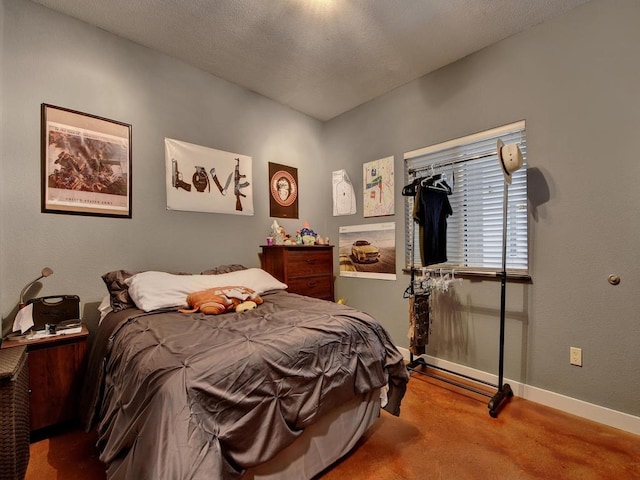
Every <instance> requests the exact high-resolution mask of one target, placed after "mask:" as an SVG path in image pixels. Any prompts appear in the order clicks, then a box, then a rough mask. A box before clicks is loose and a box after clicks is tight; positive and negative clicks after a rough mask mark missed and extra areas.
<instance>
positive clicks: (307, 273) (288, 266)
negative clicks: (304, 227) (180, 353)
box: [261, 245, 333, 301]
mask: <svg viewBox="0 0 640 480" xmlns="http://www.w3.org/2000/svg"><path fill="white" fill-rule="evenodd" d="M261 247H262V269H263V270H265V271H267V272H269V273H270V274H271V275H273V276H274V277H276V278H277V279H278V280H280V281H281V282H284V283H286V284H287V285H288V286H289V289H288V291H289V292H291V293H298V294H300V295H306V296H308V297H316V298H321V299H323V300H331V301H333V245H272V246H267V245H261Z"/></svg>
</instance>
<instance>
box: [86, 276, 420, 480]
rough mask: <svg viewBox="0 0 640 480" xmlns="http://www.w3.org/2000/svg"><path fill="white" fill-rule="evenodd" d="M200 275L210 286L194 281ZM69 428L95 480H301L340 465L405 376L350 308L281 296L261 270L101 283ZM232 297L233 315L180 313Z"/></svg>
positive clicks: (374, 327)
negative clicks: (77, 411)
mask: <svg viewBox="0 0 640 480" xmlns="http://www.w3.org/2000/svg"><path fill="white" fill-rule="evenodd" d="M207 273H214V275H207ZM103 279H104V280H105V283H106V284H107V287H108V289H109V293H110V297H109V302H107V303H108V304H109V308H108V309H107V310H108V312H109V313H107V314H106V315H105V316H104V318H103V319H102V320H101V322H100V325H99V328H98V331H97V333H96V334H95V336H94V339H93V344H92V350H91V354H90V359H89V365H88V370H87V372H88V375H87V382H86V385H85V389H84V397H83V402H82V405H83V409H82V410H83V411H82V415H83V420H84V423H85V427H86V428H87V429H89V428H93V427H94V426H95V427H96V428H97V431H98V448H99V450H100V459H101V460H102V461H103V462H104V463H105V464H106V465H107V478H108V479H109V480H116V479H118V480H119V479H131V478H135V479H138V480H143V479H154V480H156V479H163V478H170V479H176V480H178V479H205V478H206V479H241V478H242V479H256V480H257V479H262V480H270V479H277V478H280V479H281V478H295V479H302V478H311V477H313V476H314V475H317V474H318V473H320V472H321V471H322V470H324V469H326V468H327V467H328V466H330V465H331V464H332V463H334V462H335V461H337V460H338V459H339V458H340V457H342V456H344V455H345V454H346V453H347V452H348V451H349V450H350V449H352V448H353V447H354V446H355V445H356V444H357V441H358V439H359V438H360V437H361V436H362V434H363V433H364V432H365V431H366V430H367V429H368V428H369V427H370V426H371V425H372V424H373V423H374V422H375V420H376V418H378V416H379V414H380V409H381V408H384V409H386V410H387V411H389V412H390V413H392V414H394V415H399V413H400V403H401V400H402V397H403V395H404V393H405V389H406V383H407V381H408V378H409V377H408V373H407V370H406V368H405V365H404V360H403V357H402V354H401V353H400V352H399V351H398V350H397V349H396V347H395V346H394V344H393V342H392V340H391V338H390V337H389V335H388V334H387V332H386V331H385V329H384V328H383V327H382V326H381V325H380V324H379V323H378V322H377V321H376V320H375V319H373V318H372V317H370V316H369V315H367V314H365V313H363V312H360V311H358V310H356V309H354V308H351V307H348V306H345V305H339V304H336V303H333V302H328V301H324V300H318V299H314V298H310V297H305V296H301V295H297V294H291V293H288V292H286V290H285V289H286V285H284V284H282V283H281V282H279V281H277V280H276V279H275V278H273V277H271V275H269V274H268V273H267V272H265V271H263V270H261V269H244V268H238V269H233V270H229V269H215V270H214V271H213V272H203V274H201V275H173V274H168V273H164V272H141V273H137V274H129V273H127V272H124V271H117V272H110V273H108V274H106V275H105V276H104V277H103ZM203 285H206V286H207V288H211V287H221V286H229V285H243V286H245V287H247V288H249V289H251V290H253V291H254V292H255V293H256V295H259V299H260V301H261V302H262V303H261V304H259V305H258V306H257V308H255V309H253V310H249V311H245V312H243V313H236V312H230V313H225V314H221V315H205V314H203V313H181V312H179V311H177V310H178V309H179V308H180V307H184V306H185V298H186V294H188V293H189V292H193V291H195V290H198V289H199V288H200V287H202V286H203Z"/></svg>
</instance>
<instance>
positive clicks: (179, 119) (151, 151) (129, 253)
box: [0, 0, 331, 328]
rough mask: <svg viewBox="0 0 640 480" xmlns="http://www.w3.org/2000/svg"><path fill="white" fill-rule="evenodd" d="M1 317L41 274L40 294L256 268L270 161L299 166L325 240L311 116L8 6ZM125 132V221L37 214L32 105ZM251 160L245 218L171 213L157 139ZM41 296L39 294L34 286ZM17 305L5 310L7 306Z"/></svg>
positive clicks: (67, 22)
mask: <svg viewBox="0 0 640 480" xmlns="http://www.w3.org/2000/svg"><path fill="white" fill-rule="evenodd" d="M4 16H5V31H4V35H3V44H4V48H3V54H4V61H3V67H4V76H3V79H2V81H3V90H2V91H3V93H4V98H5V100H6V101H5V103H4V105H3V109H2V118H3V123H4V126H5V128H3V131H2V133H3V139H4V144H3V149H2V169H3V176H2V181H1V188H2V221H1V228H2V248H1V250H0V259H1V262H0V265H1V269H2V275H1V281H2V284H3V289H2V293H1V298H2V316H3V318H4V319H5V320H4V323H5V328H6V327H7V326H8V325H9V324H10V323H11V322H12V319H13V313H14V312H15V307H16V304H17V299H18V295H19V293H20V290H21V288H22V286H23V285H25V284H26V283H27V282H29V281H30V280H33V279H34V278H36V277H37V276H38V275H39V272H40V270H41V269H42V267H44V266H50V267H51V268H53V270H54V272H55V273H54V275H53V276H51V277H49V278H47V279H45V280H44V281H43V282H42V290H41V291H40V294H42V295H56V294H63V293H74V294H78V295H79V296H80V298H81V300H82V301H83V303H94V302H98V301H100V300H101V298H102V296H103V295H104V294H105V293H106V290H104V285H103V284H102V280H101V279H100V276H101V275H102V274H103V273H105V272H107V271H110V270H115V269H120V268H125V269H134V270H135V269H166V270H169V271H176V270H179V271H190V272H200V271H202V270H204V269H207V268H210V267H212V266H215V265H219V264H223V263H243V264H245V265H247V266H259V264H260V263H259V256H258V252H259V245H260V244H262V243H264V241H265V240H264V239H265V237H266V236H267V234H268V232H269V227H270V223H271V220H270V219H269V206H268V183H269V182H268V179H267V176H268V162H277V163H282V164H285V165H290V166H293V167H297V168H298V171H299V184H300V191H301V195H300V200H299V202H300V203H299V211H300V222H298V221H289V222H286V221H284V222H281V224H282V225H284V226H285V228H287V229H288V230H293V229H295V228H300V227H301V226H302V225H301V222H302V221H303V220H302V219H305V220H308V221H309V222H310V223H311V225H313V226H314V227H315V228H316V229H317V230H318V231H321V232H326V219H325V217H326V215H324V212H325V211H326V210H328V209H329V208H330V205H331V204H330V198H327V196H326V195H324V194H323V192H322V191H321V190H320V189H318V188H317V181H318V179H317V177H316V175H315V174H314V166H315V165H317V164H319V163H321V162H322V158H323V157H322V143H321V138H320V135H321V131H322V124H321V123H320V122H318V121H315V120H313V119H311V118H309V117H308V116H305V115H302V114H300V113H298V112H295V111H293V110H291V109H289V108H286V107H283V106H281V105H279V104H276V103H274V102H272V101H270V100H267V99H266V98H264V97H261V96H259V95H256V94H254V93H251V92H248V91H247V90H244V89H242V88H239V87H237V86H236V85H233V84H230V83H228V82H225V81H222V80H220V79H218V78H215V77H213V76H211V75H209V74H205V73H203V72H201V71H199V70H197V69H194V68H191V67H189V66H187V65H184V64H182V63H180V62H177V61H175V60H174V59H171V58H169V57H166V56H163V55H160V54H158V53H155V52H153V51H151V50H149V49H146V48H143V47H141V46H138V45H135V44H132V43H130V42H127V41H125V40H123V39H120V38H118V37H115V36H113V35H110V34H108V33H106V32H104V31H102V30H99V29H96V28H93V27H91V26H88V25H86V24H83V23H80V22H77V21H75V20H73V19H71V18H69V17H66V16H63V15H59V14H56V13H54V12H52V11H50V10H48V9H45V8H43V7H41V6H38V5H36V4H33V3H31V2H27V1H13V0H7V1H6V2H5V8H4ZM43 102H44V103H48V104H52V105H57V106H62V107H66V108H71V109H74V110H79V111H82V112H87V113H90V114H94V115H99V116H102V117H106V118H111V119H114V120H118V121H121V122H125V123H129V124H131V125H132V127H133V128H132V131H133V133H132V139H133V141H132V143H133V218H132V219H130V220H129V219H121V218H120V219H112V218H99V217H87V216H72V215H59V214H43V213H40V158H41V156H40V104H41V103H43ZM165 137H169V138H175V139H178V140H184V141H187V142H191V143H195V144H198V145H203V146H207V147H211V148H216V149H220V150H225V151H230V152H236V153H240V154H244V155H249V156H251V157H253V177H254V182H253V189H254V190H253V193H254V209H255V215H254V216H236V215H219V214H206V213H193V212H179V211H167V210H166V192H165V180H164V178H165V177H164V176H165V167H164V143H163V142H164V138H165ZM34 293H37V291H34ZM12 309H13V310H12Z"/></svg>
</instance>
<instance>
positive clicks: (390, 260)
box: [338, 222, 396, 280]
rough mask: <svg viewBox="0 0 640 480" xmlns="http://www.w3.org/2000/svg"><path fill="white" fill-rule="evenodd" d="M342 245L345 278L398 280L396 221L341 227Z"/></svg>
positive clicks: (340, 246)
mask: <svg viewBox="0 0 640 480" xmlns="http://www.w3.org/2000/svg"><path fill="white" fill-rule="evenodd" d="M338 245H339V254H340V276H341V277H360V278H375V279H381V280H395V279H396V224H395V222H386V223H374V224H366V225H352V226H345V227H340V230H339V242H338Z"/></svg>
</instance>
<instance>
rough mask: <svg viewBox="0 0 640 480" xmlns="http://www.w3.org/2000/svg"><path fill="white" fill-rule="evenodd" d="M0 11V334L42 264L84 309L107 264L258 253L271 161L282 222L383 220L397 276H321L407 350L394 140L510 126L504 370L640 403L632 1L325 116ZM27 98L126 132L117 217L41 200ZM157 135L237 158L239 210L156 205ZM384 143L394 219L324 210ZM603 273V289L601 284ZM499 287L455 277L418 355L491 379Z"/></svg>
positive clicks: (177, 262) (66, 28)
mask: <svg viewBox="0 0 640 480" xmlns="http://www.w3.org/2000/svg"><path fill="white" fill-rule="evenodd" d="M0 5H3V3H1V0H0ZM2 13H3V17H4V29H3V34H2V39H1V42H2V43H1V45H2V48H1V52H0V55H2V66H1V68H2V71H3V75H2V78H1V79H0V82H1V83H0V85H1V87H2V92H1V93H0V95H1V97H0V100H2V104H1V109H2V110H1V111H2V120H1V121H2V124H3V128H2V146H1V152H2V157H1V159H0V173H2V175H1V176H0V207H1V209H2V211H1V214H2V217H1V221H0V238H1V246H0V286H1V287H2V289H1V293H0V305H1V312H0V313H1V315H2V317H3V322H4V323H5V327H6V326H8V325H9V324H10V323H11V321H12V319H13V315H14V313H15V308H16V304H17V297H18V294H19V292H20V289H21V288H22V286H23V285H24V284H25V283H27V282H28V281H30V280H32V279H33V278H35V277H36V276H37V275H38V273H39V271H40V269H41V268H42V267H43V266H46V265H48V266H50V267H52V268H53V269H54V270H55V274H54V275H53V276H52V277H50V278H47V279H46V280H45V281H44V282H43V283H42V289H41V290H40V291H39V294H42V295H53V294H60V293H76V294H78V295H80V297H81V299H82V301H83V304H84V305H85V309H86V310H87V313H86V315H89V316H90V315H93V314H90V313H89V311H90V310H91V308H90V307H92V306H94V303H95V302H98V301H99V300H100V299H101V298H102V296H103V295H104V293H105V290H104V287H103V285H102V281H101V280H100V275H101V274H103V273H104V272H106V271H109V270H113V269H119V268H130V269H150V268H154V269H166V270H188V271H194V272H198V271H200V270H202V269H204V268H208V267H211V266H214V265H218V264H221V263H244V264H245V265H247V266H257V265H259V258H258V245H259V244H261V243H262V242H263V239H264V237H265V235H266V233H267V231H268V227H269V224H270V223H271V220H272V219H270V218H269V211H268V204H267V198H268V192H267V187H268V185H267V183H268V181H267V163H268V162H269V161H272V162H278V163H284V164H286V165H291V166H295V167H297V168H298V171H299V177H300V178H299V180H300V187H301V198H300V221H299V222H297V221H288V222H282V223H283V225H284V226H285V227H286V228H287V229H288V230H294V229H296V228H299V224H300V223H301V222H302V221H304V220H308V221H309V222H310V223H311V226H312V227H314V228H315V229H316V230H318V231H320V232H321V233H322V234H323V235H328V236H330V237H331V238H332V239H334V241H335V240H337V235H338V228H339V226H341V225H354V224H360V223H374V222H378V221H395V222H396V227H397V228H396V240H397V245H398V251H397V259H398V260H397V262H398V263H397V267H398V272H399V274H398V279H397V280H396V281H382V280H368V279H354V278H343V277H338V278H337V280H336V293H337V296H340V297H344V298H347V299H348V302H349V303H350V304H351V305H354V306H356V307H359V308H362V309H363V310H365V311H367V312H369V313H371V314H373V315H375V316H376V317H378V318H379V319H380V320H381V321H382V323H383V324H384V325H385V326H386V327H387V328H388V329H389V330H390V331H391V333H392V335H393V337H394V339H395V340H396V343H397V344H398V345H401V346H405V347H406V346H407V338H406V333H407V329H408V325H407V323H408V321H407V303H406V300H404V299H403V298H402V292H403V291H404V289H405V288H406V286H407V285H408V277H407V276H406V275H403V274H401V273H400V269H401V268H402V266H403V265H402V260H403V258H404V250H403V246H402V245H403V241H404V237H403V229H404V220H403V215H402V213H403V203H402V202H403V198H402V197H401V195H400V190H401V188H400V187H401V185H400V184H401V183H402V180H401V177H402V176H401V175H400V174H399V172H401V171H402V165H403V162H402V154H403V152H405V151H409V150H413V149H416V148H420V147H424V146H427V145H431V144H434V143H438V142H441V141H445V140H449V139H451V138H456V137H459V136H463V135H467V134H470V133H473V132H477V131H481V130H485V129H488V128H492V127H495V126H498V125H502V124H505V123H510V122H513V121H516V120H521V119H525V120H526V122H527V142H528V155H529V166H530V170H529V194H530V195H529V196H530V204H529V207H530V212H531V220H530V265H531V275H532V278H533V281H532V283H531V284H530V285H522V284H509V286H508V293H507V310H508V320H507V357H506V358H507V362H506V374H507V376H508V377H509V378H513V379H516V380H520V381H523V382H526V383H528V384H531V385H535V386H538V387H541V388H544V389H548V390H551V391H554V392H558V393H562V394H565V395H568V396H571V397H575V398H578V399H582V400H585V401H588V402H593V403H596V404H599V405H603V406H607V407H610V408H612V409H615V410H620V411H623V412H627V413H630V414H633V415H640V405H638V402H637V399H638V398H640V395H639V394H640V392H639V390H638V388H639V387H638V384H639V383H640V382H638V379H640V362H639V361H638V360H639V359H640V358H639V354H638V349H637V347H638V345H640V331H639V329H640V324H639V323H638V321H637V318H638V314H637V311H638V309H639V307H640V301H639V300H638V299H637V295H633V293H635V290H636V289H637V285H638V281H639V278H638V277H639V274H640V265H639V264H638V256H637V253H636V245H637V241H638V236H639V233H640V232H639V230H640V219H639V216H638V215H637V212H638V208H639V207H640V192H639V191H638V189H637V187H636V184H637V181H636V179H637V178H639V177H640V171H639V170H640V163H639V162H638V161H637V160H636V159H635V157H634V155H635V150H636V149H635V148H634V145H635V142H634V139H635V137H636V136H637V132H638V131H639V130H640V128H639V127H640V117H639V116H638V115H639V114H638V112H640V95H639V94H638V93H640V92H638V90H639V87H638V85H640V65H639V62H640V60H639V59H640V55H639V54H640V52H639V50H638V48H639V47H638V45H640V32H638V31H637V30H638V29H637V28H636V27H637V25H639V24H640V4H638V3H637V2H635V1H633V0H627V1H624V0H616V1H600V0H597V1H594V2H592V3H590V4H587V5H585V6H583V7H580V8H578V9H576V10H574V11H572V12H570V13H569V14H567V15H565V16H563V17H560V18H557V19H555V20H553V21H550V22H547V23H545V24H543V25H539V26H537V27H535V28H532V29H530V30H528V31H527V32H525V33H523V34H520V35H517V36H515V37H512V38H510V39H508V40H506V41H503V42H500V43H499V44H497V45H495V46H493V47H490V48H488V49H485V50H483V51H481V52H479V53H477V54H475V55H472V56H470V57H468V58H466V59H463V60H462V61H460V62H457V63H455V64H453V65H451V66H448V67H446V68H443V69H441V70H439V71H437V72H435V73H433V74H431V75H428V76H426V77H424V78H421V79H419V80H418V81H415V82H412V83H410V84H408V85H406V86H404V87H402V88H399V89H397V90H395V91H393V92H391V93H390V94H388V95H385V96H382V97H380V98H378V99H376V100H374V101H372V102H369V103H368V104H366V105H363V106H362V107H360V108H357V109H355V110H353V111H351V112H348V113H347V114H344V115H342V116H341V117H339V118H337V119H334V120H332V121H330V122H328V123H326V124H324V125H323V124H321V123H319V122H316V121H314V120H312V119H310V118H308V117H306V116H304V115H301V114H298V113H296V112H294V111H292V110H289V109H287V108H285V107H282V106H279V105H277V104H275V103H273V102H271V101H269V100H266V99H265V98H263V97H260V96H258V95H256V94H253V93H250V92H247V91H245V90H243V89H240V88H238V87H236V86H234V85H231V84H229V83H226V82H224V81H222V80H219V79H217V78H215V77H212V76H210V75H207V74H204V73H202V72H200V71H198V70H196V69H193V68H191V67H189V66H186V65H184V64H182V63H180V62H177V61H175V60H173V59H170V58H168V57H166V56H163V55H160V54H157V53H155V52H153V51H150V50H148V49H145V48H143V47H140V46H137V45H133V44H131V43H129V42H126V41H124V40H122V39H119V38H117V37H114V36H112V35H109V34H107V33H105V32H103V31H101V30H98V29H95V28H92V27H90V26H87V25H85V24H82V23H79V22H76V21H74V20H72V19H70V18H68V17H65V16H62V15H58V14H55V13H53V12H51V11H49V10H47V9H45V8H42V7H40V6H37V5H34V4H32V3H30V2H27V1H24V0H4V8H3V10H2ZM43 102H45V103H50V104H53V105H59V106H63V107H67V108H72V109H76V110H80V111H85V112H88V113H92V114H95V115H100V116H103V117H107V118H113V119H115V120H119V121H122V122H126V123H130V124H132V125H133V155H134V157H133V164H134V166H133V218H132V219H130V220H125V219H107V218H97V217H77V216H70V215H55V214H42V213H40V104H41V103H43ZM164 137H171V138H176V139H180V140H184V141H188V142H192V143H197V144H200V145H204V146H209V147H212V148H218V149H222V150H228V151H233V152H238V153H242V154H246V155H250V156H252V157H253V160H254V165H253V168H254V170H253V174H254V178H255V179H256V181H255V183H254V197H255V199H256V201H255V216H253V217H245V216H233V215H217V214H203V213H188V212H169V211H166V210H165V205H166V203H165V202H166V201H165V189H164V149H163V138H164ZM388 155H395V158H396V164H395V166H396V172H398V174H397V175H396V176H397V183H398V185H397V188H396V200H397V203H396V209H397V212H398V213H397V214H396V215H395V216H394V217H382V218H377V219H366V220H365V219H363V218H362V202H361V201H359V203H358V214H356V215H354V216H347V217H332V216H331V198H330V195H331V185H330V172H331V171H333V170H336V169H339V168H346V169H347V171H348V172H349V174H350V176H351V179H352V180H353V181H354V183H355V185H356V189H357V193H358V195H359V196H360V195H361V194H362V186H361V181H362V164H363V163H364V162H368V161H371V160H376V159H378V158H382V157H385V156H388ZM359 200H360V197H359ZM335 262H336V263H335V267H336V269H337V268H338V264H337V258H336V259H335ZM609 273H617V274H618V275H620V276H621V277H622V283H621V284H620V285H619V286H617V287H612V286H610V285H609V284H608V283H607V281H606V277H607V275H608V274H609ZM499 289H500V286H499V283H497V282H495V281H476V282H471V281H466V282H465V283H464V284H463V285H462V286H460V287H456V290H455V292H454V294H453V295H452V296H450V297H446V298H439V299H438V300H439V302H441V304H444V306H442V305H440V306H439V307H438V308H437V315H436V323H435V324H434V336H433V338H432V344H431V345H430V346H429V353H430V354H434V355H437V356H438V357H440V358H443V359H446V360H452V361H455V362H459V363H463V364H466V365H470V366H472V367H474V368H478V369H480V370H484V371H489V372H494V373H495V372H496V369H497V343H498V342H497V324H498V316H499V297H500V295H499ZM34 293H36V292H34ZM570 346H578V347H582V348H583V349H584V367H583V368H577V367H571V366H570V365H569V347H570ZM613 392H615V393H613Z"/></svg>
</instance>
